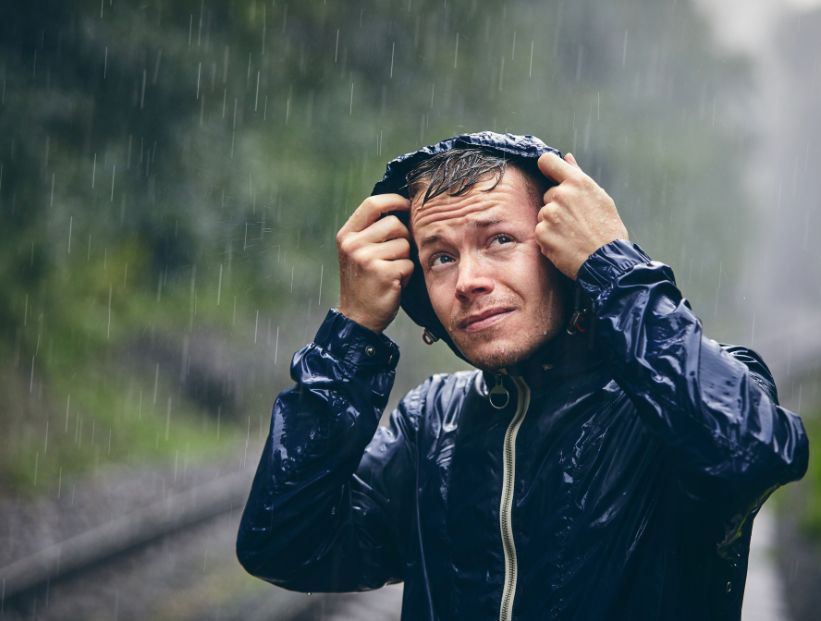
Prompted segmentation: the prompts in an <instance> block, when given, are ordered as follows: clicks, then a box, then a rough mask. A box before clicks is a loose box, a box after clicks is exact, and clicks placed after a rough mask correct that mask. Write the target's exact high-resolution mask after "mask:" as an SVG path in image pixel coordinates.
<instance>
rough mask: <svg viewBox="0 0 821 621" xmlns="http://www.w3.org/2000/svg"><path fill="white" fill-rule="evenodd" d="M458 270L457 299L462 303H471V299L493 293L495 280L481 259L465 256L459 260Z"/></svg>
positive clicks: (469, 255)
mask: <svg viewBox="0 0 821 621" xmlns="http://www.w3.org/2000/svg"><path fill="white" fill-rule="evenodd" d="M458 270H459V273H458V277H457V281H456V297H457V298H458V299H459V300H460V301H462V302H466V301H470V300H471V298H474V297H476V296H478V295H484V294H487V293H490V292H491V291H493V286H494V282H493V278H492V277H491V275H490V273H489V271H488V269H487V266H485V265H483V261H482V260H481V259H480V258H479V257H477V256H475V255H472V254H466V255H463V256H462V257H461V258H460V259H459V267H458Z"/></svg>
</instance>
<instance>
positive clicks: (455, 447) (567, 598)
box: [237, 132, 808, 621]
mask: <svg viewBox="0 0 821 621" xmlns="http://www.w3.org/2000/svg"><path fill="white" fill-rule="evenodd" d="M488 134H489V133H487V132H485V133H482V134H480V135H475V136H479V138H478V139H480V140H489V141H491V142H493V141H494V140H497V141H498V142H499V143H500V144H503V145H510V144H512V145H513V146H514V147H515V145H516V144H517V142H516V141H517V138H521V137H506V136H503V137H502V138H498V136H499V135H488ZM539 142H540V141H539ZM523 144H524V145H525V147H524V148H529V146H530V143H523ZM541 144H542V145H543V143H541ZM434 146H435V145H434ZM539 148H541V147H539ZM429 149H430V148H429ZM534 153H535V152H534ZM524 157H531V158H532V157H534V155H533V154H531V155H527V154H525V155H524ZM400 160H401V158H400ZM397 175H398V176H397ZM401 176H402V173H401V172H400V173H396V174H393V175H392V174H391V170H390V167H389V174H388V175H386V178H388V177H390V178H391V179H393V181H392V183H396V182H397V181H396V179H398V178H401ZM377 188H379V186H377ZM577 286H578V288H579V291H581V292H582V293H583V296H584V299H585V306H587V307H589V309H590V312H591V314H592V320H591V324H590V329H589V331H588V332H587V333H586V334H578V333H577V334H574V335H570V334H567V333H563V334H562V335H561V336H560V337H557V338H556V339H554V340H553V341H552V342H551V343H549V344H548V345H547V346H546V347H545V348H544V349H543V350H541V351H539V352H538V354H537V355H536V356H534V357H533V358H531V359H530V360H528V361H526V362H525V363H523V364H521V365H519V366H518V367H517V368H515V369H510V370H509V373H510V374H509V375H502V374H499V375H495V374H483V373H482V372H479V371H475V372H462V373H455V374H443V375H435V376H432V377H431V378H429V379H428V380H427V381H426V382H425V383H423V384H422V385H420V386H419V387H418V388H416V389H415V390H413V391H412V392H411V393H409V394H408V395H406V396H405V397H404V399H402V401H401V402H400V404H399V406H398V408H397V409H396V410H395V411H394V412H393V413H392V414H391V415H390V423H389V425H388V426H387V427H378V421H379V419H380V416H381V415H382V412H383V408H384V407H385V405H386V403H387V401H388V397H389V393H390V390H391V386H392V382H393V378H394V368H395V366H396V363H397V360H398V357H399V352H398V349H397V347H396V345H395V344H394V343H392V342H391V341H390V340H389V339H388V338H386V337H385V336H381V335H376V334H374V333H372V332H370V331H368V330H366V329H364V328H362V327H360V326H358V325H357V324H355V323H353V322H351V321H349V320H348V319H347V318H345V317H344V316H342V315H341V314H339V313H337V312H336V311H333V310H332V311H330V312H329V314H328V316H327V317H326V319H325V321H324V323H323V324H322V326H321V327H320V329H319V331H318V332H317V335H316V337H315V339H314V341H313V343H311V344H310V345H308V346H306V347H305V348H303V349H302V350H301V351H299V352H297V354H296V355H295V356H294V359H293V363H292V367H291V376H292V378H293V380H294V382H295V385H294V386H293V387H292V388H291V389H289V390H286V391H284V392H283V393H282V394H280V395H279V397H278V398H277V400H276V403H275V405H274V409H273V415H272V419H271V427H270V433H269V435H268V437H267V440H266V444H265V448H264V450H263V454H262V457H261V459H260V463H259V467H258V470H257V473H256V475H255V478H254V482H253V485H252V489H251V493H250V496H249V499H248V503H247V505H246V507H245V511H244V513H243V516H242V521H241V524H240V529H239V534H238V538H237V555H238V557H239V559H240V561H241V563H242V564H243V566H244V567H245V568H246V569H247V570H248V571H249V572H250V573H252V574H254V575H256V576H258V577H260V578H262V579H265V580H268V581H270V582H272V583H273V584H277V585H280V586H283V587H285V588H288V589H295V590H302V591H351V590H363V589H372V588H377V587H379V586H382V585H384V584H386V583H390V582H398V581H404V584H405V590H404V600H403V610H402V618H403V620H404V621H422V620H434V619H437V620H457V619H458V620H467V619H470V620H495V619H498V618H499V610H500V603H501V599H502V590H503V585H504V583H505V553H504V550H503V544H502V536H501V530H500V502H501V494H502V477H503V473H504V471H505V466H504V463H503V461H504V457H505V455H504V454H503V444H504V438H505V434H506V433H507V430H508V428H509V426H510V423H511V421H512V419H513V417H514V413H515V412H516V410H517V408H518V407H520V406H521V404H523V403H524V402H525V401H527V403H528V404H529V406H528V408H527V410H526V413H525V416H524V419H523V421H522V424H521V427H520V429H519V431H518V436H517V437H516V441H515V444H514V446H515V453H514V455H513V456H512V457H513V459H512V464H513V468H514V476H513V500H512V505H511V507H512V508H511V511H510V520H511V525H512V533H513V542H514V544H515V553H516V563H515V569H516V572H515V573H516V581H515V589H514V593H513V595H514V596H513V604H512V619H515V620H519V621H525V620H531V619H562V620H565V619H566V620H579V621H582V620H602V619H625V620H627V619H629V620H631V621H633V620H645V619H646V620H648V621H649V620H651V619H652V620H661V619H663V620H677V619H681V620H684V619H687V620H690V619H699V620H718V619H720V620H730V619H733V620H737V619H739V618H740V610H741V600H742V596H743V588H744V580H745V576H746V570H747V557H748V550H749V540H750V534H751V529H752V522H753V517H754V516H755V514H756V512H757V511H758V509H759V508H760V506H761V503H762V502H763V501H764V500H765V499H766V498H767V497H768V495H769V494H770V493H771V492H772V491H773V490H774V489H775V488H776V487H777V486H779V485H782V484H784V483H786V482H788V481H792V480H796V479H798V478H800V477H801V476H802V475H803V473H804V472H805V471H806V468H807V460H808V446H807V439H806V435H805V433H804V429H803V427H802V424H801V421H800V419H799V418H798V417H797V416H796V415H795V414H793V413H791V412H789V411H787V410H785V409H783V408H782V407H780V406H779V405H778V396H777V393H776V389H775V386H774V384H773V380H772V377H771V374H770V372H769V370H768V369H767V367H766V365H765V364H764V363H763V361H762V360H761V359H760V357H759V356H758V355H757V354H756V353H754V352H753V351H751V350H749V349H746V348H743V347H736V346H729V345H720V344H719V343H717V342H715V341H713V340H711V339H710V338H708V337H706V336H705V335H704V334H703V333H702V328H701V323H700V322H699V320H698V318H697V317H696V315H695V314H694V313H693V311H692V309H691V308H690V306H689V304H688V302H687V301H686V299H684V298H683V297H682V294H681V293H680V291H679V290H678V288H677V287H676V285H675V280H674V276H673V272H672V270H671V269H670V268H669V267H668V266H666V265H664V264H663V263H659V262H657V261H652V260H651V258H650V257H649V256H647V255H646V254H645V253H644V252H643V250H642V249H641V248H640V247H639V246H638V245H637V244H635V243H631V242H627V241H623V240H617V241H614V242H611V243H610V244H607V245H605V246H603V247H602V248H600V249H599V250H597V251H596V252H595V253H593V255H591V256H590V257H589V258H588V260H587V261H586V262H585V263H584V265H583V266H582V268H581V270H580V272H579V275H578V279H577ZM420 302H421V303H427V300H426V299H422V300H419V299H418V298H416V301H414V299H412V298H408V299H406V300H403V306H404V307H405V308H406V310H407V304H412V305H413V304H419V303H420ZM413 311H414V309H413V308H412V309H411V312H413ZM412 316H413V315H412ZM417 317H419V315H418V314H417ZM420 323H421V324H422V325H426V323H425V322H424V321H420ZM514 376H515V379H514ZM499 382H501V383H502V386H503V387H504V391H503V392H506V393H507V394H508V395H509V396H510V399H509V403H508V404H507V406H506V407H505V408H503V409H501V410H498V409H496V408H494V407H493V405H492V404H491V400H490V399H489V395H488V390H489V387H494V388H493V389H494V392H498V391H499V390H500V387H499V386H497V384H498V383H499ZM495 403H497V404H499V403H500V402H499V401H495ZM508 457H510V455H508ZM508 577H509V578H510V576H508Z"/></svg>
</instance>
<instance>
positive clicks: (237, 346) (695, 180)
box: [0, 0, 751, 483]
mask: <svg viewBox="0 0 821 621" xmlns="http://www.w3.org/2000/svg"><path fill="white" fill-rule="evenodd" d="M747 81H748V72H747V69H746V66H745V64H744V63H743V61H741V60H739V59H734V58H727V57H725V56H723V55H722V54H720V53H719V52H717V51H716V50H715V49H714V48H713V47H712V44H711V42H710V39H709V33H708V32H707V28H706V25H705V24H704V23H703V21H702V20H701V19H700V18H699V17H698V15H697V14H696V12H695V11H694V9H693V7H692V6H691V4H690V3H688V2H673V3H670V2H666V3H659V2H655V1H654V0H622V1H619V2H614V3H607V4H602V3H598V2H594V1H593V0H583V1H574V2H570V1H560V0H552V1H550V2H536V1H535V0H521V1H517V2H513V1H511V2H503V3H479V2H478V1H476V0H473V1H450V2H441V1H439V0H436V1H433V0H401V1H398V0H393V1H388V2H376V1H374V0H360V1H358V2H353V3H351V2H345V3H342V2H326V1H319V0H316V1H313V2H294V1H291V2H283V1H277V0H272V1H266V2H262V1H251V0H245V1H241V0H235V1H234V2H228V3H223V2H214V1H205V0H196V1H195V0H175V1H174V2H168V1H161V0H146V1H142V2H123V1H120V0H117V1H114V0H94V1H91V0H80V1H77V2H73V3H66V2H61V1H59V0H39V1H34V2H29V1H25V2H24V1H22V0H21V1H9V2H5V3H3V6H2V8H0V218H2V223H3V224H2V227H0V286H2V287H3V292H4V294H3V296H2V298H0V339H1V342H0V351H3V352H4V360H6V363H5V364H4V365H3V366H2V368H1V369H0V373H3V374H5V375H4V377H5V380H4V381H5V382H6V383H7V384H9V385H14V386H16V389H14V390H10V391H8V392H7V394H8V395H13V396H8V397H6V399H7V400H8V402H7V403H5V404H4V405H3V413H2V416H3V418H4V419H5V420H4V422H8V423H9V424H10V426H12V428H13V429H15V430H17V431H13V432H12V433H10V434H8V435H7V436H6V438H7V439H6V443H7V448H8V447H9V446H12V445H14V446H15V447H16V448H15V450H14V451H13V452H12V451H7V452H6V453H7V455H8V457H6V458H5V462H4V465H3V466H2V467H3V468H4V469H5V472H11V471H14V472H17V473H19V472H23V471H25V472H27V473H29V474H27V475H25V476H22V475H14V476H11V475H8V476H6V475H3V476H5V477H6V478H7V479H9V480H11V479H13V480H14V481H17V482H19V481H21V480H25V481H28V482H29V483H30V482H31V480H32V477H31V473H32V472H33V466H32V463H33V461H34V455H35V454H36V453H37V451H41V450H42V447H41V444H42V442H43V440H42V436H43V430H44V428H45V426H46V424H47V421H51V422H50V425H51V428H50V429H51V433H55V429H59V428H61V424H58V423H57V420H58V418H59V416H62V414H63V410H64V409H65V408H64V404H65V402H66V398H67V395H68V394H69V393H70V394H71V399H72V400H73V402H74V403H75V406H76V407H77V408H79V409H81V410H82V411H84V412H86V416H87V417H88V418H87V420H96V421H98V422H97V424H98V425H103V426H107V429H109V430H110V429H113V432H110V433H113V435H114V438H113V440H112V442H113V444H112V446H113V447H115V448H114V449H112V450H111V451H107V450H106V451H103V453H104V455H103V459H109V458H115V459H116V458H119V457H120V456H121V451H123V450H125V449H124V448H123V447H126V446H128V445H129V442H130V439H129V438H132V437H133V436H134V434H135V432H134V427H133V426H130V425H125V424H124V425H120V424H119V422H118V421H120V420H121V419H123V420H125V419H128V420H132V419H133V418H134V417H133V416H132V414H133V412H132V410H133V408H134V405H133V403H132V404H130V405H129V404H124V403H123V399H124V398H125V399H126V400H128V399H131V400H132V401H133V399H135V398H136V396H135V395H136V394H137V393H135V392H134V390H137V389H136V388H134V387H135V386H142V387H143V388H144V389H145V390H149V388H146V387H150V386H151V385H152V384H156V380H155V377H154V376H155V374H156V373H157V369H160V368H162V370H163V374H164V375H167V376H168V377H167V385H166V387H165V389H164V390H165V391H166V392H167V393H168V394H167V398H170V399H172V400H173V402H174V403H177V404H179V408H180V410H181V411H186V412H187V414H185V415H183V414H182V413H181V414H180V423H179V424H180V429H181V435H180V436H179V438H178V441H177V442H174V441H169V442H168V443H167V451H166V454H167V455H171V454H173V452H174V451H179V447H180V443H181V442H186V441H190V442H192V443H193V444H197V442H198V441H197V440H196V433H195V430H196V429H201V428H203V425H201V424H199V423H198V418H197V416H198V414H197V413H196V408H197V405H196V400H195V399H193V398H192V396H191V394H189V393H188V392H186V390H185V389H184V388H180V385H183V384H185V381H184V377H183V376H184V375H185V373H184V372H180V373H178V372H177V370H176V369H175V368H173V364H171V363H168V362H167V361H162V366H161V365H160V362H156V364H152V363H148V364H140V363H139V361H138V362H137V363H134V362H133V360H132V359H133V358H135V357H136V358H139V357H140V356H142V357H146V356H147V354H145V352H144V350H143V349H141V346H140V345H139V344H140V343H143V342H146V341H148V342H149V343H151V344H152V347H154V349H151V348H149V351H150V352H151V353H150V356H154V357H155V358H156V357H157V354H156V347H157V342H160V341H162V342H164V343H165V345H163V347H165V349H167V350H175V349H176V350H180V349H181V348H182V349H183V350H185V348H186V347H188V345H189V344H190V343H193V342H194V340H195V339H198V338H201V336H202V335H203V334H206V335H208V336H213V337H215V338H217V339H221V340H222V341H224V342H226V343H229V344H230V347H232V348H233V349H229V352H230V351H239V352H249V351H252V350H253V352H256V353H255V354H254V355H256V356H257V358H256V360H257V362H256V364H255V365H252V368H253V371H252V372H251V373H250V374H245V375H244V376H243V383H242V384H241V385H240V388H239V389H238V392H242V393H249V394H250V397H249V400H239V401H238V405H237V406H236V407H235V408H234V409H233V413H232V417H231V420H232V421H234V424H236V425H238V427H239V428H240V430H243V429H244V428H245V427H246V426H247V428H248V429H250V428H251V427H252V424H251V420H252V418H253V420H254V421H256V422H255V423H254V425H253V427H254V429H257V428H259V429H262V428H263V427H264V424H265V423H264V419H266V418H267V411H268V409H267V407H268V406H267V405H263V404H268V403H269V402H270V399H271V397H272V396H273V393H275V392H276V390H278V388H281V386H282V383H284V382H285V381H286V380H285V377H284V369H285V365H284V362H287V358H288V355H289V354H290V350H291V349H293V348H295V347H297V346H299V344H300V343H302V342H304V340H305V339H307V338H310V336H311V334H312V333H313V326H314V325H315V324H316V321H317V317H318V316H319V315H320V314H321V313H322V312H323V309H324V308H327V307H328V306H330V305H332V304H333V303H334V302H335V295H336V293H335V286H336V273H335V262H336V259H335V246H334V233H335V231H336V230H337V229H338V227H339V226H340V225H341V224H342V222H344V220H345V218H346V217H347V215H348V214H349V213H350V211H351V210H352V209H353V208H354V207H355V206H356V205H357V204H358V203H359V202H360V201H361V200H362V198H363V197H364V196H365V195H366V194H368V193H369V192H370V189H371V187H372V184H373V183H374V182H375V181H376V180H377V179H378V178H379V177H380V176H381V174H382V171H383V168H384V165H385V163H386V161H387V160H388V159H390V158H392V157H394V156H395V155H397V154H399V153H402V152H405V151H409V150H412V149H415V148H416V147H418V146H419V145H421V144H426V143H430V142H434V141H436V140H439V139H441V138H444V137H446V136H450V135H453V134H455V133H459V132H463V131H476V130H481V129H493V130H496V131H512V132H515V133H533V134H536V135H538V136H540V137H542V138H543V139H544V140H546V141H547V142H548V143H550V144H553V145H555V146H557V147H559V148H561V149H563V150H565V151H573V152H574V154H576V155H577V158H578V159H579V161H580V163H581V165H582V167H584V168H585V169H587V170H588V171H589V172H590V173H591V174H592V175H593V176H594V177H595V178H596V179H597V180H598V181H599V182H600V183H601V184H602V185H603V186H604V187H605V188H606V189H608V191H609V192H610V193H611V194H612V195H613V196H614V198H615V199H616V202H617V205H619V207H620V210H621V212H622V216H623V218H624V220H625V222H626V224H627V226H628V230H630V232H631V237H632V238H633V239H634V240H636V241H638V242H639V243H641V244H642V245H643V246H644V247H645V248H646V249H647V250H648V252H650V254H651V255H653V256H656V257H657V258H659V259H661V260H665V261H667V262H668V263H670V264H672V265H673V267H674V268H675V269H676V273H677V275H678V277H679V281H680V284H681V285H682V288H683V290H684V291H685V293H686V294H687V295H688V297H689V298H691V299H692V300H694V307H695V308H696V310H697V312H698V311H700V310H701V311H704V312H703V314H704V315H707V318H708V319H711V320H715V321H717V322H718V321H719V319H720V317H721V316H722V314H723V313H721V312H719V311H720V310H722V309H730V308H731V305H732V300H733V299H734V291H733V285H732V283H733V281H734V278H733V275H734V273H735V272H736V270H737V267H738V266H737V263H736V262H737V261H738V258H737V256H736V253H735V248H734V247H733V246H732V244H731V243H730V242H732V240H734V239H736V236H737V235H740V234H742V229H743V221H744V219H745V215H744V214H745V212H744V209H745V205H744V200H743V197H742V196H741V195H740V193H739V190H738V187H739V183H738V176H739V171H740V169H741V164H742V162H739V161H737V160H736V159H734V157H733V154H736V153H738V152H739V150H741V151H742V152H743V150H744V145H745V144H746V143H747V141H749V140H750V138H751V134H750V132H749V129H748V128H747V127H746V125H745V116H746V112H745V111H746V108H745V106H746V104H745V101H746V92H747V87H748V83H747ZM728 231H732V233H728ZM699 302H701V304H699ZM280 333H281V334H282V344H281V345H280ZM263 335H264V340H265V342H266V344H267V345H268V346H270V347H268V348H261V349H254V348H255V347H257V346H258V345H259V342H261V341H262V340H263ZM271 347H281V349H282V350H283V351H281V352H279V353H274V354H272V353H271V351H272V350H271ZM406 349H410V350H411V351H413V348H412V346H408V347H407V348H406ZM286 350H288V351H286ZM185 351H187V350H185ZM273 351H274V352H276V351H277V350H276V349H274V350H273ZM150 356H149V357H150ZM272 356H274V357H276V356H278V357H279V358H280V360H279V363H278V364H276V365H275V364H272V362H271V358H272ZM182 359H183V360H185V355H183V356H182ZM406 359H407V358H406ZM411 359H418V358H416V357H415V356H414V355H413V354H412V355H411ZM177 362H178V361H176V359H174V364H176V363H177ZM169 369H170V370H169ZM166 371H168V372H167V373H166ZM257 371H259V372H257ZM426 371H429V369H427V370H426ZM215 373H218V371H215ZM178 376H179V379H177V378H178ZM101 378H106V379H101ZM277 382H279V384H278V385H277ZM102 384H106V389H105V390H97V388H98V387H99V386H100V385H102ZM128 386H132V390H131V391H129V390H128ZM151 390H152V391H156V389H155V388H154V389H151ZM153 401H155V400H154V399H152V402H153ZM164 403H165V402H164V401H163V400H162V399H160V405H161V406H162V405H163V404H164ZM154 409H155V410H156V411H155V412H153V414H152V415H151V416H147V417H146V419H144V420H143V422H142V423H140V424H146V425H147V424H149V423H148V422H146V420H149V421H154V422H153V423H152V424H153V425H154V427H152V428H151V429H150V430H149V431H148V433H147V434H144V435H145V437H146V438H147V440H146V442H145V443H142V442H138V441H136V440H135V442H134V445H133V450H134V451H137V452H140V451H141V450H142V449H141V448H140V447H145V446H147V445H149V444H151V439H152V438H156V435H157V433H158V429H162V428H164V425H165V409H164V407H156V408H154ZM117 411H119V412H121V416H120V418H116V417H115V414H114V412H117ZM200 416H202V415H200ZM123 417H124V418H123ZM246 419H247V421H246ZM185 421H187V422H185ZM132 422H133V420H132ZM209 424H210V423H209ZM212 426H213V425H212ZM23 430H25V431H23ZM38 430H39V431H38ZM182 430H187V431H185V432H184V433H183V432H182ZM212 431H213V430H212ZM105 433H109V431H106V432H105ZM247 433H250V431H249V432H247ZM137 435H138V436H139V434H137ZM163 435H164V434H163ZM98 438H99V437H98ZM190 438H195V440H190ZM106 441H107V440H106ZM54 443H57V444H60V443H62V444H64V445H65V446H64V447H63V448H61V449H60V451H61V452H58V454H59V455H60V458H59V460H58V461H60V463H62V464H64V466H65V468H66V469H70V470H76V469H81V468H83V467H88V466H89V465H93V464H94V463H96V461H95V460H96V459H97V457H95V456H94V452H93V451H89V450H88V444H85V445H83V444H82V443H80V444H79V445H78V443H77V439H76V437H74V436H72V435H71V434H70V433H69V432H65V433H63V435H62V436H60V435H59V434H58V435H56V436H55V437H54V438H53V444H52V450H53V451H57V449H55V448H54V446H55V444H54ZM199 444H200V445H201V446H202V447H203V449H202V450H203V451H204V452H207V451H210V450H212V446H211V444H209V443H208V442H200V443H199ZM155 448H156V447H155ZM146 450H147V449H146ZM152 450H153V449H152ZM41 458H42V457H41ZM56 463H57V462H56V461H55V464H56ZM21 464H22V466H21ZM55 468H56V469H57V470H59V467H57V466H55ZM55 468H52V469H51V470H49V472H50V474H49V477H51V479H49V480H53V475H54V471H55ZM42 480H43V478H42V473H41V481H42Z"/></svg>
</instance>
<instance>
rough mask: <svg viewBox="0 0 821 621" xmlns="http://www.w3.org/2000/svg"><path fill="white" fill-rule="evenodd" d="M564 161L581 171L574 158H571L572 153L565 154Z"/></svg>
mask: <svg viewBox="0 0 821 621" xmlns="http://www.w3.org/2000/svg"><path fill="white" fill-rule="evenodd" d="M564 160H565V161H566V162H570V163H571V164H573V166H575V167H576V168H578V169H579V170H581V169H582V167H581V166H579V163H578V162H577V161H576V158H575V157H573V154H572V153H567V154H566V155H565V156H564Z"/></svg>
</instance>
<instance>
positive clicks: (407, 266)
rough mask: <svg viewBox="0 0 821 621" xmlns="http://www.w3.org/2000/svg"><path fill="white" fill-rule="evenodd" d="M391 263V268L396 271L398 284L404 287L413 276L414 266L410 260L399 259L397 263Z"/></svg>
mask: <svg viewBox="0 0 821 621" xmlns="http://www.w3.org/2000/svg"><path fill="white" fill-rule="evenodd" d="M392 263H393V267H394V268H395V269H396V270H397V274H398V277H399V283H400V284H401V286H402V287H404V286H405V285H407V284H408V281H409V280H410V279H411V276H413V271H414V270H415V269H416V266H415V265H414V264H413V261H411V260H410V259H399V260H397V261H392Z"/></svg>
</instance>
